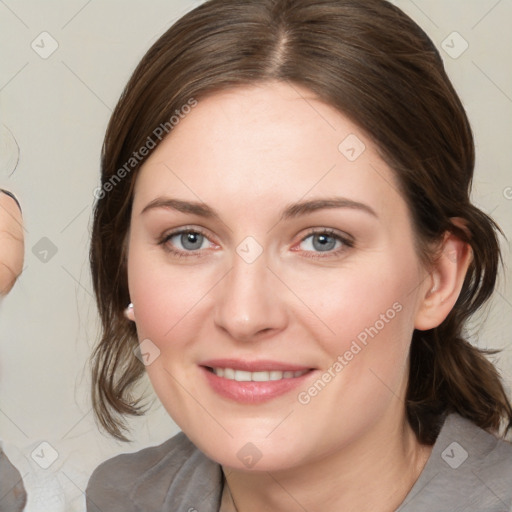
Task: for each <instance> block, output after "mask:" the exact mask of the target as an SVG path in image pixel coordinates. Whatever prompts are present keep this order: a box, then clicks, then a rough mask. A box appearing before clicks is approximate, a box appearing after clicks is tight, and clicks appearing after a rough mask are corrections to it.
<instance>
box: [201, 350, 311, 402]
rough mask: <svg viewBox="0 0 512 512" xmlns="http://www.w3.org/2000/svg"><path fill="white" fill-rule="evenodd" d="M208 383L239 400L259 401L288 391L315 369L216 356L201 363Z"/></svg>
mask: <svg viewBox="0 0 512 512" xmlns="http://www.w3.org/2000/svg"><path fill="white" fill-rule="evenodd" d="M200 367H201V369H202V372H203V374H204V375H205V377H206V380H207V382H208V384H209V385H210V387H211V388H212V389H213V391H215V392H216V393H218V394H219V395H221V396H223V397H224V398H229V399H231V400H235V401H237V402H241V403H260V402H263V401H267V400H271V399H272V398H276V397H277V396H280V395H283V394H285V393H287V392H288V391H291V390H292V389H294V388H295V387H297V386H299V385H300V384H301V383H303V382H304V379H305V378H307V377H309V375H310V374H311V373H312V371H314V369H312V368H309V367H306V366H301V365H295V364H290V363H282V362H278V361H269V360H266V361H246V360H239V359H215V360H209V361H204V362H202V363H201V365H200Z"/></svg>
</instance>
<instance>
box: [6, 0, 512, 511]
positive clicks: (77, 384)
mask: <svg viewBox="0 0 512 512" xmlns="http://www.w3.org/2000/svg"><path fill="white" fill-rule="evenodd" d="M199 3H200V2H199V1H177V0H172V1H171V0H153V1H151V2H142V1H141V0H140V1H137V0H130V1H126V0H125V1H121V0H108V1H100V0H89V1H84V0H72V1H67V2H64V1H58V0H47V1H45V2H38V1H36V0H24V1H21V0H0V130H1V131H0V185H1V186H2V187H4V188H8V189H10V190H12V191H13V192H14V193H15V194H16V195H17V196H18V197H19V199H20V202H21V203H22V206H23V212H24V219H25V223H26V226H25V227H26V231H25V234H26V260H25V269H24V272H23V275H22V276H21V278H20V280H19V282H18V283H17V285H16V287H15V288H14V290H13V292H12V293H11V295H10V296H9V297H7V298H6V299H5V300H4V301H3V303H2V305H1V312H0V438H1V439H2V440H3V441H4V446H5V448H6V452H7V453H8V454H9V456H10V457H11V458H12V459H13V460H15V461H16V463H17V465H18V467H19V468H20V471H21V472H22V474H23V477H24V480H25V482H26V486H27V487H28V489H29V491H32V492H31V493H30V501H29V505H28V507H27V510H30V511H39V510H41V511H43V510H52V511H53V512H58V511H59V510H63V511H64V510H66V511H71V512H73V511H81V510H84V501H83V491H84V490H85V486H86V484H87V479H88V477H89V475H90V473H91V472H92V470H93V469H94V467H95V466H96V465H97V464H98V463H99V462H101V461H102V460H104V459H106V458H108V457H110V456H112V455H114V454H116V453H119V452H121V451H135V450H137V449H139V448H140V447H143V446H147V445H150V444H158V443H160V442H162V441H163V440H165V439H167V438H168V437H170V436H171V435H172V434H174V433H175V432H176V431H177V428H176V426H175V425H174V423H173V422H172V421H171V420H170V418H168V416H167V414H166V412H165V411H164V410H163V408H162V407H161V406H160V405H159V403H155V405H154V407H153V409H152V411H151V413H150V414H148V415H147V416H146V417H145V418H142V419H137V420H134V421H133V422H132V425H133V428H134V432H133V437H134V438H135V439H137V441H136V442H134V443H130V444H122V443H118V442H115V441H114V440H112V439H109V438H108V437H106V436H104V435H102V434H100V433H99V431H98V429H97V427H96V425H95V423H94V419H93V415H92V413H91V406H90V399H89V385H90V378H89V373H88V368H87V358H88V357H89V355H90V353H91V349H92V346H93V344H94V343H95V341H96V339H97V335H98V322H97V316H96V306H95V303H94V301H93V297H92V286H91V281H90V275H89V268H88V243H89V232H90V223H91V211H92V204H93V201H94V197H93V190H94V189H95V187H97V186H98V183H99V156H100V149H101V144H102V139H103V135H104V132H105V128H106V125H107V122H108V119H109V116H110V113H111V110H112V109H113V107H114V106H115V103H116V101H117V99H118V97H119V95H120V93H121V91H122V88H123V87H124V85H125V83H126V81H127V79H128V78H129V76H130V74H131V72H132V71H133V69H134V67H135V66H136V64H137V63H138V61H139V60H140V59H141V57H142V56H143V54H144V53H145V51H146V50H147V49H148V48H149V47H150V45H151V44H152V43H153V42H154V41H155V40H156V39H157V38H158V37H159V36H160V35H161V34H162V33H163V32H164V31H165V30H166V29H167V28H168V27H169V26H170V25H171V24H172V23H173V21H174V20H176V19H177V18H179V17H180V16H181V15H182V14H183V13H184V12H186V11H187V10H189V9H190V8H191V7H193V6H195V5H198V4H199ZM394 3H396V4H397V5H399V6H400V7H402V8H403V9H404V10H405V11H406V12H407V13H408V14H409V15H410V16H412V17H413V19H415V20H416V21H417V22H418V23H419V24H420V25H421V26H422V27H423V28H424V29H425V30H426V32H427V33H428V34H429V35H430V37H431V38H432V39H433V41H434V43H435V44H436V45H437V47H438V48H439V49H440V51H441V54H442V56H443V58H444V60H445V64H446V67H447V70H448V73H449V75H450V77H451V78H452V81H453V83H454V85H455V88H456V89H457V91H458V93H459V95H460V97H461V99H462V101H463V103H464V105H465V107H466V109H467V112H468V115H469V118H470V121H471V122H472V126H473V130H474V134H475V139H476V146H477V166H476V176H475V186H474V195H473V197H474V201H475V203H476V204H477V205H478V206H479V207H480V208H482V209H483V210H484V211H485V212H487V213H490V214H491V215H492V216H493V217H494V218H495V220H496V221H497V222H498V223H499V224H500V225H501V227H502V229H503V231H504V232H505V234H506V235H507V236H508V238H510V237H511V236H512V172H511V164H512V143H511V132H512V130H511V128H512V71H511V66H510V62H511V61H512V60H511V57H512V31H511V30H510V22H511V21H512V0H450V1H447V0H414V1H412V0H397V1H395V2H394ZM43 32H47V33H48V34H49V35H46V34H43V35H41V34H42V33H43ZM454 32H457V34H454ZM31 45H32V46H31ZM52 45H53V46H55V45H58V47H57V48H56V49H55V51H54V52H53V53H52V54H51V55H47V54H48V53H49V52H50V50H52V49H53V47H52ZM466 45H467V48H466ZM44 57H46V58H44ZM18 147H19V154H18ZM18 160H19V161H18ZM17 161H18V162H17ZM16 162H17V165H16ZM503 249H504V256H505V262H506V264H507V265H508V270H507V271H506V273H502V274H501V276H500V282H499V290H498V292H497V293H496V294H495V298H494V300H493V301H492V303H491V304H490V306H489V307H488V308H487V309H486V311H485V314H483V315H480V319H479V320H480V321H484V320H485V323H483V324H482V323H481V322H474V325H473V326H472V328H471V336H472V339H473V340H474V343H475V344H478V345H479V346H482V347H492V348H502V349H503V352H502V353H501V354H500V355H499V356H495V358H494V359H495V360H496V361H497V363H498V366H499V368H500V369H501V371H502V375H503V378H504V380H505V382H506V385H507V389H508V390H509V391H510V389H511V385H512V349H511V341H512V335H511V332H512V288H511V287H510V285H509V286H507V276H508V281H510V277H511V265H510V248H509V245H508V244H507V243H505V242H504V243H503ZM146 387H147V384H146ZM143 388H144V386H143ZM148 393H149V396H151V394H150V392H149V391H148ZM41 443H48V444H43V445H41ZM38 454H39V455H40V457H39V458H38V457H37V455H38ZM55 456H56V457H57V458H56V459H55V460H54V461H53V462H52V463H51V465H50V466H49V467H48V468H47V469H43V468H42V467H41V464H43V465H45V464H48V463H50V462H51V461H52V459H53V458H54V457H55ZM63 496H65V499H66V501H67V502H66V504H64V499H63ZM43 503H44V504H43Z"/></svg>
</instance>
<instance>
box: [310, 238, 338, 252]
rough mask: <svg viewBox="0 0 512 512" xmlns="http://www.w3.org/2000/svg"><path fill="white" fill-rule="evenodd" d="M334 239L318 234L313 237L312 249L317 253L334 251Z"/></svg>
mask: <svg viewBox="0 0 512 512" xmlns="http://www.w3.org/2000/svg"><path fill="white" fill-rule="evenodd" d="M335 245H336V239H335V238H333V237H332V236H329V235H326V234H319V235H314V236H313V247H314V248H315V249H316V250H317V251H330V250H331V249H334V246H335Z"/></svg>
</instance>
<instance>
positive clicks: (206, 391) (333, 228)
mask: <svg viewBox="0 0 512 512" xmlns="http://www.w3.org/2000/svg"><path fill="white" fill-rule="evenodd" d="M363 144H364V146H363ZM425 276H426V272H425V271H424V269H423V268H422V266H421V265H420V263H419V259H418V257H417V255H416V253H415V249H414V239H413V231H412V226H411V219H410V214H409V212H408V209H407V207H406V203H405V201H404V199H403V198H402V197H401V195H400V194H399V192H398V187H397V184H396V181H395V178H394V175H393V173H392V172H391V170H390V169H389V168H388V167H387V166H386V164H385V163H384V162H383V161H382V159H381V158H380V157H379V156H378V154H377V152H376V150H375V148H374V146H373V145H372V143H371V142H370V140H368V138H367V137H366V136H365V134H364V133H362V132H361V130H360V129H358V127H357V126H356V125H354V124H353V123H352V122H351V121H349V120H348V119H347V118H346V117H345V116H343V115H341V114H340V113H339V112H337V111H336V110H334V109H333V108H332V107H330V106H327V105H326V104H324V103H321V102H319V101H317V100H315V99H314V97H313V94H312V93H311V92H309V91H308V90H306V89H302V88H299V87H297V86H293V87H292V86H290V85H286V84H282V83H275V82H273V83H268V84H265V85H261V86H257V87H246V88H240V89H236V90H230V91H227V92H222V93H218V94H215V95H212V96H210V97H208V98H207V99H204V100H200V101H199V102H198V105H197V106H196V107H195V108H194V109H192V111H191V112H190V113H189V114H188V116H186V117H185V118H184V119H182V120H181V121H180V123H179V124H178V125H177V126H176V127H175V128H174V130H173V131H172V133H171V135H170V136H169V137H168V138H167V139H165V140H164V141H163V142H162V143H161V144H160V145H159V146H158V147H157V148H156V149H155V150H154V152H153V153H152V154H151V155H150V157H149V158H148V160H147V161H146V162H145V164H144V165H143V167H142V169H141V171H140V174H139V175H138V177H137V182H136V187H135V196H134V202H133V211H132V217H131V227H130V232H129V250H128V279H129V289H130V296H131V300H132V301H133V303H134V314H135V319H136V325H137V331H138V336H139V340H140V342H142V343H143V346H142V352H144V353H146V354H147V356H146V357H147V362H148V363H150V364H148V365H147V371H148V374H149V377H150V379H151V382H152V384H153V386H154V389H155V391H156V393H157V395H158V397H159V398H160V400H161V402H162V403H163V405H164V406H165V408H166V409H167V411H168V412H169V414H170V415H171V416H172V418H173V419H174V420H175V421H176V423H177V424H178V425H179V426H180V427H181V429H182V430H183V431H184V432H185V433H186V434H187V436H188V437H189V438H190V439H191V440H192V441H193V442H194V443H195V444H196V445H197V446H198V447H199V448H200V449H201V450H202V451H203V452H205V453H206V454H207V455H209V456H210V457H211V458H213V459H214V460H216V461H218V462H219V463H221V464H223V465H225V466H227V467H233V468H240V469H246V468H252V467H254V468H255V469H258V470H276V469H279V468H281V469H284V468H290V467H297V466H299V465H301V464H305V463H307V462H308V463H309V462H311V461H312V460H314V459H315V458H321V457H323V456H325V455H326V454H328V453H332V452H333V450H341V449H343V448H345V447H348V446H349V444H351V443H354V442H357V441H362V440H363V439H364V438H365V437H366V438H369V436H371V434H372V433H376V432H380V433H381V434H382V435H383V436H384V435H388V434H389V429H390V428H393V427H396V423H397V421H398V422H400V421H402V419H403V418H404V401H403V397H404V395H405V390H406V384H407V371H408V368H407V356H408V349H409V344H410V340H411V336H412V332H413V329H414V326H415V319H416V316H417V312H418V311H419V308H420V302H421V298H422V297H423V296H424V294H425V286H426V284H425V283H426V281H427V280H425ZM427 284H428V283H427Z"/></svg>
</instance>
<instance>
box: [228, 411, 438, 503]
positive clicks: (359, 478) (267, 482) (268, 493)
mask: <svg viewBox="0 0 512 512" xmlns="http://www.w3.org/2000/svg"><path fill="white" fill-rule="evenodd" d="M395 425H396V420H395ZM431 450H432V447H430V446H425V445H421V444H420V443H419V442H418V441H417V438H416V436H415V434H414V432H413V431H412V429H411V428H410V426H409V424H408V423H407V421H406V419H405V417H404V418H403V419H402V422H400V423H399V424H398V425H396V426H395V428H394V429H393V428H392V429H390V428H385V425H384V426H381V425H376V426H375V428H374V429H372V430H371V431H369V432H367V434H366V435H365V436H364V438H360V439H358V440H357V441H356V442H354V443H351V444H350V446H348V447H344V448H342V449H340V450H338V451H336V452H333V453H330V454H329V455H328V456H326V457H323V458H322V459H319V460H315V461H310V462H308V463H307V464H305V465H304V466H301V467H294V468H290V469H286V470H279V471H259V472H244V471H239V470H233V469H230V468H223V471H224V475H225V478H226V482H227V485H228V486H229V491H230V492H231V494H232V497H233V502H234V504H235V506H236V509H237V511H238V512H256V511H257V512H261V511H267V510H268V511H272V512H285V511H286V512H290V511H295V510H296V511H297V512H298V511H304V510H323V511H324V512H335V511H339V510H344V511H346V512H356V511H357V512H361V511H370V510H371V511H372V512H391V511H394V510H396V509H397V508H398V507H399V505H400V504H401V503H402V501H403V500H404V499H405V497H406V496H407V494H408V492H409V491H410V489H411V488H412V486H413V485H414V482H415V481H416V480H417V478H418V476H419V475H420V473H421V471H422V469H423V467H424V466H425V464H426V462H427V460H428V457H429V455H430V452H431Z"/></svg>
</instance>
